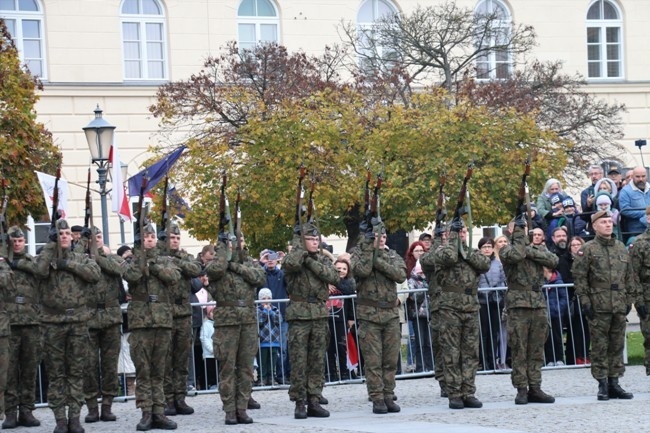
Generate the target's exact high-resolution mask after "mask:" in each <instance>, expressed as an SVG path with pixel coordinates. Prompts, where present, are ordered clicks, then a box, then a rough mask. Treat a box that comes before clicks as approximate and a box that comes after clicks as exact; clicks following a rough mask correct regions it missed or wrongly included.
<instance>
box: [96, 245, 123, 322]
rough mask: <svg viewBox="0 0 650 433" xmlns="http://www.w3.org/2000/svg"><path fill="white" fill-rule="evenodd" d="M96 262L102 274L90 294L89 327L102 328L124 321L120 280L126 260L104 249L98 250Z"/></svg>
mask: <svg viewBox="0 0 650 433" xmlns="http://www.w3.org/2000/svg"><path fill="white" fill-rule="evenodd" d="M95 262H96V263H97V264H98V265H99V267H100V268H101V270H102V276H101V278H100V279H99V281H98V282H97V284H95V285H94V286H93V288H92V290H91V291H90V293H89V296H88V310H89V311H90V321H88V327H89V328H92V329H102V328H107V327H109V326H112V325H116V324H118V323H122V308H121V307H120V301H119V296H120V280H121V279H122V274H123V273H124V270H125V269H126V262H125V261H124V260H122V258H121V257H120V256H118V255H117V254H109V255H106V254H105V253H104V251H103V250H98V252H97V255H96V256H95Z"/></svg>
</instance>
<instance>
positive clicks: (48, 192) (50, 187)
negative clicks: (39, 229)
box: [35, 171, 70, 218]
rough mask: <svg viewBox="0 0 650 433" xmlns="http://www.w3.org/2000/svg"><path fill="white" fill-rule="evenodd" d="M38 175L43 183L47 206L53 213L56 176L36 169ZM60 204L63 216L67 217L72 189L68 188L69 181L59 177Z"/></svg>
mask: <svg viewBox="0 0 650 433" xmlns="http://www.w3.org/2000/svg"><path fill="white" fill-rule="evenodd" d="M35 173H36V175H37V176H38V181H39V183H40V184H41V189H42V190H43V197H45V206H47V213H48V214H49V215H50V216H51V215H52V201H53V199H54V181H55V180H56V177H54V176H52V175H49V174H45V173H41V172H40V171H35ZM58 189H59V206H58V209H59V211H60V212H61V218H66V216H67V211H68V197H69V196H70V190H69V188H68V182H67V181H66V180H64V179H59V188H58Z"/></svg>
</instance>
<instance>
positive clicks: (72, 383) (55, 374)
mask: <svg viewBox="0 0 650 433" xmlns="http://www.w3.org/2000/svg"><path fill="white" fill-rule="evenodd" d="M41 329H42V330H43V359H44V360H45V368H46V369H47V377H48V380H49V386H48V391H47V403H48V405H49V407H50V409H52V412H54V418H55V419H65V418H66V413H65V407H66V405H67V406H68V418H72V417H76V416H79V414H80V413H81V406H83V404H84V393H83V386H84V370H85V368H86V352H87V349H88V324H87V323H86V322H73V323H50V322H45V323H42V324H41Z"/></svg>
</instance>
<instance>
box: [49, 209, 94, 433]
mask: <svg viewBox="0 0 650 433" xmlns="http://www.w3.org/2000/svg"><path fill="white" fill-rule="evenodd" d="M49 239H50V242H48V243H47V245H45V247H44V248H43V251H42V252H41V254H40V255H39V256H38V258H37V259H36V274H37V275H38V276H41V277H43V278H47V281H46V283H45V285H44V286H43V288H42V293H41V296H42V314H41V322H42V325H41V327H42V330H43V349H44V350H43V355H44V359H45V367H46V368H47V375H48V379H49V383H50V384H49V391H48V404H49V406H50V408H51V409H52V411H53V412H54V418H55V419H56V428H55V429H54V433H67V432H70V433H83V432H84V429H83V427H81V424H80V423H79V415H80V412H81V406H83V404H84V393H83V385H84V370H85V368H86V349H87V347H88V319H89V317H90V313H89V311H88V307H87V306H86V303H87V299H88V296H89V295H90V293H89V290H88V286H89V284H95V283H97V282H98V281H99V278H100V275H101V269H100V268H99V266H98V265H97V263H95V261H94V260H92V259H90V258H88V257H87V256H86V255H84V254H81V253H75V252H72V250H71V242H72V232H71V231H70V226H69V225H68V222H67V221H66V220H64V219H60V220H58V221H57V222H56V227H54V228H52V229H50V233H49ZM66 405H67V406H68V414H67V418H66V413H65V407H66Z"/></svg>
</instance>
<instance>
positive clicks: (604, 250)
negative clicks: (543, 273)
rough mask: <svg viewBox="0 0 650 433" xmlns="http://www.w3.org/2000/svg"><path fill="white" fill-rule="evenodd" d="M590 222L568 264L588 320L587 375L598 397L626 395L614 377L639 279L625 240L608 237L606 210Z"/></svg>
mask: <svg viewBox="0 0 650 433" xmlns="http://www.w3.org/2000/svg"><path fill="white" fill-rule="evenodd" d="M591 224H592V226H593V228H594V231H595V232H596V237H595V238H594V239H593V240H591V241H589V242H587V243H586V244H584V245H583V246H582V248H581V249H580V251H578V254H577V257H576V258H575V260H574V262H573V268H572V269H571V271H572V273H573V279H574V284H575V289H576V294H577V295H578V296H579V299H580V305H581V306H582V313H583V314H584V315H585V316H586V317H587V319H588V320H589V335H590V336H591V352H590V358H591V375H592V376H593V378H594V379H596V380H597V381H598V394H597V398H598V400H609V399H610V398H619V399H624V400H628V399H631V398H632V397H633V396H632V393H630V392H627V391H625V390H624V389H623V388H622V387H621V385H620V384H619V383H618V380H619V378H620V377H621V376H623V373H624V372H625V364H623V348H624V347H625V324H626V320H625V318H626V316H627V314H628V313H629V311H630V308H631V305H632V303H633V302H634V301H635V300H636V299H637V297H638V293H639V292H640V289H639V281H638V278H637V277H636V274H635V273H634V270H633V268H632V260H631V259H630V257H629V255H628V252H627V250H626V249H625V245H623V243H622V242H620V241H618V240H616V239H615V238H614V237H613V236H612V232H613V227H614V224H613V222H612V214H611V212H609V211H599V212H596V213H595V214H593V215H592V216H591Z"/></svg>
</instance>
